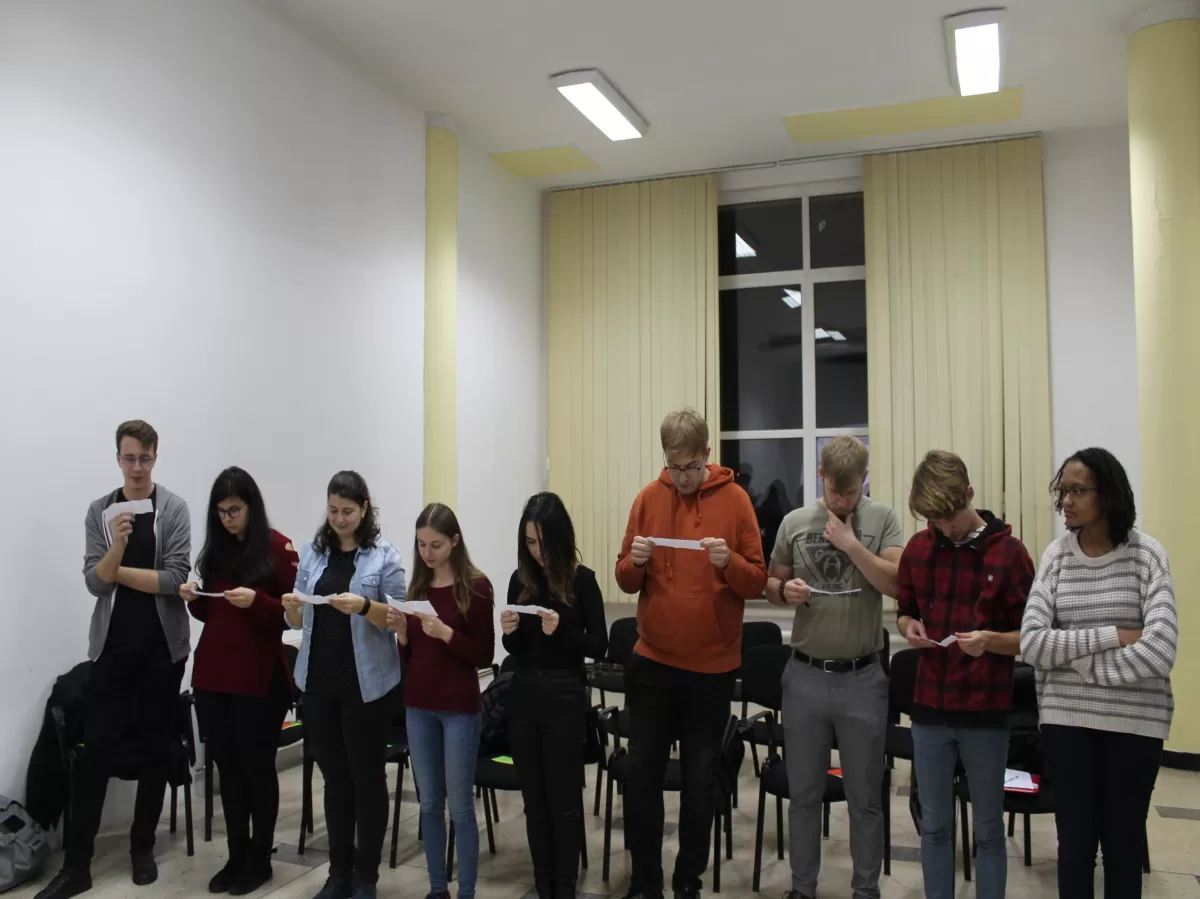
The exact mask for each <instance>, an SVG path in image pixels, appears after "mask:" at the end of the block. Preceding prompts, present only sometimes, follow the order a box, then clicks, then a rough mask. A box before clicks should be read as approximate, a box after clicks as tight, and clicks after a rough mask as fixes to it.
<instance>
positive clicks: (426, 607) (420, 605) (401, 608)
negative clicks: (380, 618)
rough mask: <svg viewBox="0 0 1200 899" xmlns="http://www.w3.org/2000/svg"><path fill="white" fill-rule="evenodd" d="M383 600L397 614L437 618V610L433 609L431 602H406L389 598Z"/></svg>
mask: <svg viewBox="0 0 1200 899" xmlns="http://www.w3.org/2000/svg"><path fill="white" fill-rule="evenodd" d="M385 598H386V599H387V604H388V605H389V606H391V607H392V608H393V609H395V610H396V611H397V612H403V613H404V614H405V615H433V616H435V617H436V616H437V609H435V608H434V607H433V603H431V602H426V601H421V602H407V601H405V600H403V599H392V598H391V597H390V596H388V597H385Z"/></svg>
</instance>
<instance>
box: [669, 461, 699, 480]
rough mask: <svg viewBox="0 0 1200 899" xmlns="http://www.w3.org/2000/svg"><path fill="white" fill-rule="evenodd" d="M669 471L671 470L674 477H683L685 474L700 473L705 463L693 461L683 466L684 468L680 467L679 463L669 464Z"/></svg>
mask: <svg viewBox="0 0 1200 899" xmlns="http://www.w3.org/2000/svg"><path fill="white" fill-rule="evenodd" d="M667 471H668V472H670V474H671V476H672V477H682V476H683V475H685V474H700V472H702V471H704V463H703V462H693V463H692V464H691V465H685V466H683V468H680V467H679V466H678V465H668V466H667Z"/></svg>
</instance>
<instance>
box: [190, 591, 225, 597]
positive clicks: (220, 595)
mask: <svg viewBox="0 0 1200 899" xmlns="http://www.w3.org/2000/svg"><path fill="white" fill-rule="evenodd" d="M195 595H196V596H210V597H212V598H213V599H224V598H225V594H224V593H203V592H201V591H200V590H197V591H195Z"/></svg>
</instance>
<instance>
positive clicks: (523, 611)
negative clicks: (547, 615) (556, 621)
mask: <svg viewBox="0 0 1200 899" xmlns="http://www.w3.org/2000/svg"><path fill="white" fill-rule="evenodd" d="M500 611H501V612H516V613H517V614H518V615H536V614H537V613H538V612H549V611H550V610H549V609H546V608H543V607H542V606H505V607H504V608H503V609H501V610H500Z"/></svg>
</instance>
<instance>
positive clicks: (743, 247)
mask: <svg viewBox="0 0 1200 899" xmlns="http://www.w3.org/2000/svg"><path fill="white" fill-rule="evenodd" d="M733 255H734V256H736V257H737V258H738V259H746V258H748V257H750V256H757V255H758V251H757V250H755V249H754V247H752V246H750V244H749V243H748V242H747V241H746V238H744V237H742V235H740V234H734V235H733Z"/></svg>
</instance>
